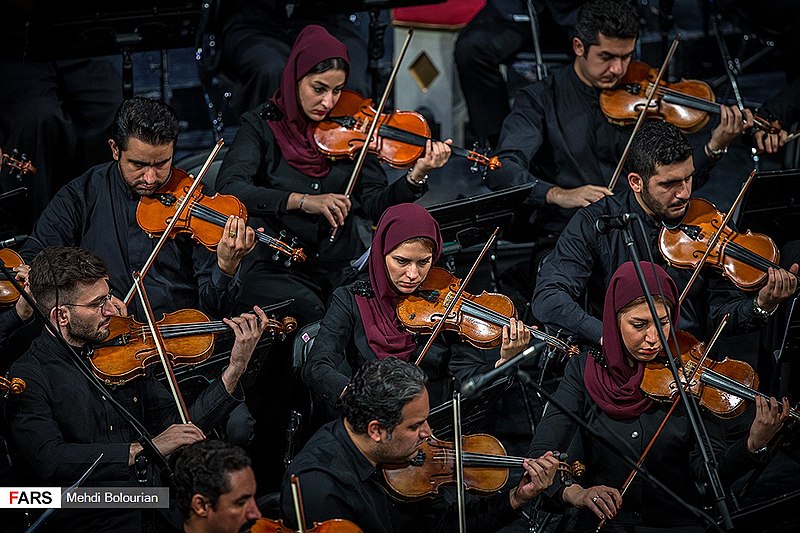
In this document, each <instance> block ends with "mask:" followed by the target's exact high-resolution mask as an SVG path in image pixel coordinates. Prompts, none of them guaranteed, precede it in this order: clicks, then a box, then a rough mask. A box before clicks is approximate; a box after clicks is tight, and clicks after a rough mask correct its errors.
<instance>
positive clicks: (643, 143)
mask: <svg viewBox="0 0 800 533" xmlns="http://www.w3.org/2000/svg"><path fill="white" fill-rule="evenodd" d="M692 152H693V148H692V145H691V143H689V140H688V139H687V138H686V136H685V135H684V134H683V133H682V132H681V131H680V130H679V129H678V128H676V127H675V126H673V125H672V124H670V123H669V122H665V121H661V120H650V121H647V122H645V123H644V125H643V126H642V127H641V129H640V130H639V131H638V132H636V135H634V137H633V141H632V142H631V149H630V152H629V153H628V159H627V161H626V165H625V167H626V169H627V171H628V172H629V173H630V172H635V173H636V174H639V175H640V176H641V177H642V179H643V180H645V181H647V180H648V179H649V178H650V177H652V176H654V175H655V173H656V167H657V166H659V165H671V164H673V163H682V162H683V161H686V160H687V159H689V157H690V156H691V155H692Z"/></svg>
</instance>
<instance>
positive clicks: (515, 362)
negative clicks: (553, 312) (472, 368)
mask: <svg viewBox="0 0 800 533" xmlns="http://www.w3.org/2000/svg"><path fill="white" fill-rule="evenodd" d="M546 345H547V343H546V342H544V341H541V342H535V343H533V344H531V345H530V346H528V347H527V348H525V350H524V351H522V352H521V353H518V354H517V355H515V356H514V357H512V358H511V359H510V360H509V361H508V362H506V363H505V364H503V365H500V366H499V367H497V368H493V369H492V370H490V371H489V372H487V373H485V374H481V375H479V376H475V377H472V378H470V379H468V380H467V381H465V382H464V384H462V385H461V396H463V397H464V398H467V397H469V396H472V395H473V394H475V393H476V392H478V391H479V390H480V389H482V388H483V387H484V386H486V385H487V384H489V383H491V382H492V381H494V380H495V379H496V378H497V377H498V376H499V375H501V374H506V373H508V372H509V371H511V369H515V368H517V367H518V366H519V364H520V363H522V361H524V360H525V359H527V358H528V357H531V356H532V355H534V354H535V353H536V351H537V350H538V349H540V348H542V347H543V346H546Z"/></svg>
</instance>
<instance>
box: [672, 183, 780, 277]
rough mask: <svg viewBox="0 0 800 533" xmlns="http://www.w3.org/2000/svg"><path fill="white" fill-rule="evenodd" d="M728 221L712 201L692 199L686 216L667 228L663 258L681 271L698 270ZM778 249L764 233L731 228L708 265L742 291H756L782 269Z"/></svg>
mask: <svg viewBox="0 0 800 533" xmlns="http://www.w3.org/2000/svg"><path fill="white" fill-rule="evenodd" d="M724 218H725V215H724V214H723V213H720V212H719V211H718V210H717V208H716V207H715V206H714V204H712V203H711V202H709V201H707V200H703V199H702V198H692V199H690V200H689V206H688V207H687V209H686V214H685V215H684V217H683V220H682V221H681V223H680V224H679V225H677V226H676V227H674V228H667V227H664V228H662V229H661V233H660V235H659V241H658V247H659V250H660V251H661V254H662V255H663V256H664V258H665V259H666V260H667V261H669V262H670V264H671V265H673V266H675V267H678V268H695V267H696V266H697V264H698V263H699V262H700V260H701V259H702V258H703V254H704V253H705V251H706V249H707V247H708V243H709V240H710V239H711V237H712V236H713V235H714V234H715V233H716V231H717V230H718V229H719V228H720V226H721V225H722V222H723V220H724ZM778 260H779V253H778V247H777V246H776V245H775V243H774V242H773V241H772V239H770V238H769V237H768V236H766V235H763V234H761V233H751V232H750V231H747V232H745V233H738V232H736V231H734V230H732V229H731V228H729V227H725V228H724V229H723V230H722V233H721V235H720V238H719V239H718V240H717V242H716V245H715V246H714V248H713V249H712V250H711V252H710V253H709V254H708V258H707V259H706V264H708V265H709V266H712V267H714V268H716V269H718V270H720V271H721V272H722V274H723V276H725V277H727V278H728V279H730V280H731V282H732V283H733V284H735V285H736V286H737V287H739V288H740V289H742V290H745V291H748V290H755V289H758V288H760V287H761V286H763V285H764V284H765V283H766V282H767V275H768V274H767V270H768V269H769V267H774V268H780V267H779V266H778V264H777V262H778Z"/></svg>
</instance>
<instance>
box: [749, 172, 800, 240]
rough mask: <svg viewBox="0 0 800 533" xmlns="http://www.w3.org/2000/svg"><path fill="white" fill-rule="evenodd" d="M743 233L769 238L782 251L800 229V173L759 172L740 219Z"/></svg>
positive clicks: (751, 185) (752, 184)
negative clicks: (763, 235) (757, 234)
mask: <svg viewBox="0 0 800 533" xmlns="http://www.w3.org/2000/svg"><path fill="white" fill-rule="evenodd" d="M737 220H738V223H737V224H738V226H739V228H740V229H742V230H748V229H749V230H751V231H752V232H754V233H756V232H757V233H764V234H766V235H769V236H770V237H771V238H772V239H773V240H774V241H775V244H777V245H778V249H779V250H780V249H781V248H782V247H783V245H784V244H786V242H787V241H789V240H795V239H797V228H798V227H800V169H791V170H774V171H766V172H759V173H758V174H757V175H756V177H755V178H754V179H753V182H752V183H751V184H750V188H749V189H748V191H747V193H746V194H745V197H744V199H743V200H742V207H741V209H740V212H739V213H738V216H737Z"/></svg>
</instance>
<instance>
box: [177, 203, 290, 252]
mask: <svg viewBox="0 0 800 533" xmlns="http://www.w3.org/2000/svg"><path fill="white" fill-rule="evenodd" d="M191 213H192V214H195V215H197V216H198V218H200V219H202V220H205V221H206V222H211V223H212V224H216V225H217V226H220V227H224V226H225V223H226V222H227V221H228V217H226V216H225V215H223V214H222V213H220V212H219V211H215V210H214V209H211V208H210V207H208V206H205V205H203V204H200V203H195V204H193V205H192V207H191ZM256 236H257V237H258V239H259V240H260V241H261V242H263V243H266V244H275V243H276V242H277V240H276V239H274V238H272V237H270V236H269V235H267V234H266V233H264V232H260V231H257V232H256Z"/></svg>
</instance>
